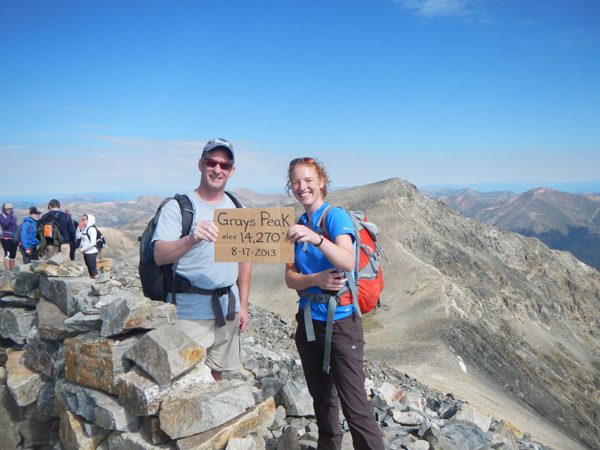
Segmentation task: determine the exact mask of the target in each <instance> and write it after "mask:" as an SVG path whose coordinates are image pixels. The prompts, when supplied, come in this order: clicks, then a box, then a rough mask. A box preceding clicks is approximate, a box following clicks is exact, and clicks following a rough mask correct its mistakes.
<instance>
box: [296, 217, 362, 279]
mask: <svg viewBox="0 0 600 450" xmlns="http://www.w3.org/2000/svg"><path fill="white" fill-rule="evenodd" d="M287 236H288V238H289V239H290V240H291V241H293V242H296V243H303V242H308V243H309V244H312V245H314V246H316V247H317V248H318V249H319V250H320V251H321V253H323V254H324V255H325V257H326V258H327V259H328V260H329V262H330V263H331V264H332V265H333V266H334V267H337V268H338V269H339V270H343V271H346V272H350V271H352V270H354V246H353V245H352V235H350V234H340V235H338V236H337V237H336V238H335V240H334V241H333V242H331V241H330V240H328V239H323V242H322V243H321V244H319V242H321V235H319V234H317V233H315V232H314V231H312V230H311V229H310V228H308V227H306V226H304V225H299V224H296V225H294V226H292V227H291V228H290V229H289V231H288V233H287Z"/></svg>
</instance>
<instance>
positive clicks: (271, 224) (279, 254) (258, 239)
mask: <svg viewBox="0 0 600 450" xmlns="http://www.w3.org/2000/svg"><path fill="white" fill-rule="evenodd" d="M294 223H295V222H294V208H290V207H287V208H236V209H217V210H215V225H216V226H217V228H218V229H219V238H218V239H217V242H216V243H215V262H276V263H291V262H294V244H293V242H292V241H290V240H288V239H287V238H286V234H287V232H288V230H289V229H290V227H291V226H292V225H294Z"/></svg>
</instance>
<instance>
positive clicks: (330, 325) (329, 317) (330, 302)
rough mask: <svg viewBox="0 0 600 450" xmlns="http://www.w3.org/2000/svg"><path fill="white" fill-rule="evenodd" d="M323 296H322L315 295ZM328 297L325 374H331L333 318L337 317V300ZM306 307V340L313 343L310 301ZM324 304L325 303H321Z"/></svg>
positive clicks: (324, 350)
mask: <svg viewBox="0 0 600 450" xmlns="http://www.w3.org/2000/svg"><path fill="white" fill-rule="evenodd" d="M314 295H321V294H314ZM322 296H324V297H327V298H328V300H327V322H326V324H325V343H324V348H323V372H325V373H329V361H330V359H331V335H332V334H333V316H334V315H335V307H336V306H337V300H336V298H335V297H334V296H333V295H325V294H322ZM307 300H308V301H307V302H306V305H304V327H305V328H306V340H307V341H308V342H313V341H315V340H316V338H315V329H314V327H313V321H312V315H311V311H310V301H311V300H310V299H307ZM319 303H324V302H319Z"/></svg>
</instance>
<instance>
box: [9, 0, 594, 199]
mask: <svg viewBox="0 0 600 450" xmlns="http://www.w3.org/2000/svg"><path fill="white" fill-rule="evenodd" d="M599 23H600V2H598V0H573V1H568V2H566V1H564V0H549V1H543V0H542V1H534V0H531V1H523V0H503V1H500V0H397V1H393V0H364V1H361V0H356V1H354V0H349V1H327V0H320V1H311V0H306V1H300V2H299V1H291V0H279V1H275V0H271V1H262V0H255V1H252V2H247V1H241V0H238V1H228V0H219V1H217V0H212V1H199V0H196V1H185V0H178V1H166V0H165V1H152V0H144V1H129V0H127V1H123V0H119V1H113V0H102V1H99V0H88V1H81V0H78V1H60V0H54V1H31V0H3V1H2V2H0V171H1V172H0V195H1V196H2V197H6V200H10V196H17V195H19V194H33V193H52V194H54V193H72V194H75V193H83V192H96V191H141V192H148V193H153V192H157V191H162V192H164V191H166V192H169V191H174V192H175V191H178V192H181V191H186V190H189V189H192V188H195V187H196V186H197V184H198V180H199V173H198V170H197V160H198V158H199V156H200V153H201V149H202V147H203V145H204V144H205V143H206V141H207V140H208V139H211V138H215V137H223V138H225V139H228V140H230V141H232V142H233V144H234V146H235V149H236V152H237V154H236V156H237V159H236V166H237V171H236V173H235V175H234V177H233V178H232V179H231V180H230V187H231V188H238V187H245V188H249V189H254V190H256V191H261V192H267V191H268V192H273V191H279V192H282V191H283V186H284V184H285V172H286V168H287V164H288V162H289V160H290V159H292V158H294V157H297V156H314V157H317V158H319V159H321V160H322V161H323V162H324V163H325V165H326V167H327V169H328V171H329V172H330V175H331V178H332V181H333V184H334V185H336V186H356V185H363V184H368V183H371V182H375V181H379V180H383V179H387V178H391V177H399V178H402V179H405V180H407V181H410V182H411V183H414V184H416V185H417V186H420V187H424V186H432V185H436V186H467V185H474V184H477V183H480V185H481V186H483V185H482V184H481V183H488V184H490V183H495V186H496V187H498V188H501V187H506V188H510V187H511V186H515V183H521V184H525V185H531V186H542V185H544V186H550V187H552V186H553V185H557V184H559V183H582V182H590V181H598V180H600V175H599V174H600V170H599V169H600V125H599V124H600V27H599V26H598V24H599ZM2 200H4V199H2ZM6 200H5V201H6Z"/></svg>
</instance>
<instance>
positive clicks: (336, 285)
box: [316, 269, 346, 291]
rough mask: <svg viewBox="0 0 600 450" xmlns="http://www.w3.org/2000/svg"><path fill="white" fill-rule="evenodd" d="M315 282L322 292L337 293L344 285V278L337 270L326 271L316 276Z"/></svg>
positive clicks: (342, 273)
mask: <svg viewBox="0 0 600 450" xmlns="http://www.w3.org/2000/svg"><path fill="white" fill-rule="evenodd" d="M316 282H317V286H318V287H320V288H321V289H322V290H323V291H339V290H340V289H341V288H343V287H344V285H345V284H346V276H345V275H344V272H341V271H339V270H338V269H328V270H324V271H323V272H319V273H318V274H317V277H316Z"/></svg>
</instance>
